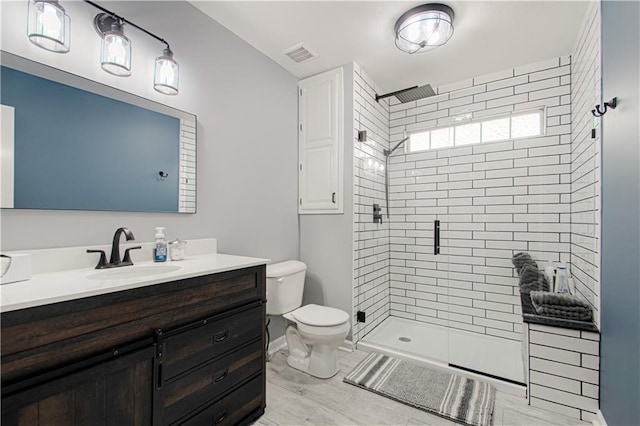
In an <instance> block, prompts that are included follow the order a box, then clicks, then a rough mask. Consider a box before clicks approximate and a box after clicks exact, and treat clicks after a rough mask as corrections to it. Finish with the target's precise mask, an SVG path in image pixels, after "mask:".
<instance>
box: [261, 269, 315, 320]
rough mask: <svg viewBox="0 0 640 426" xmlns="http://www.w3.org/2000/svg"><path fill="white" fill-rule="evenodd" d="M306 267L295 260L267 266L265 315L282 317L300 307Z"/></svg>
mask: <svg viewBox="0 0 640 426" xmlns="http://www.w3.org/2000/svg"><path fill="white" fill-rule="evenodd" d="M306 270H307V265H305V264H304V263H302V262H299V261H297V260H287V261H286V262H280V263H274V264H271V265H267V315H282V314H286V313H287V312H291V311H293V310H294V309H297V308H299V307H300V306H302V291H303V290H304V274H305V272H306Z"/></svg>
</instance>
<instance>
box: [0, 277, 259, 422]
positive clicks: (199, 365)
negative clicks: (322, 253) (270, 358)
mask: <svg viewBox="0 0 640 426" xmlns="http://www.w3.org/2000/svg"><path fill="white" fill-rule="evenodd" d="M1 325H2V336H1V337H2V340H1V352H2V358H1V364H2V365H1V367H2V370H1V377H2V425H3V426H5V425H118V426H121V425H152V424H153V425H177V424H188V425H199V424H207V425H211V424H219V425H231V424H248V423H250V422H252V421H253V420H255V419H257V418H258V417H259V416H260V415H262V413H264V408H265V371H264V367H265V360H266V356H265V343H266V342H265V266H264V265H261V266H255V267H250V268H245V269H240V270H234V271H229V272H223V273H219V274H213V275H206V276H201V277H195V278H188V279H184V280H179V281H173V282H167V283H162V284H156V285H153V286H148V287H143V288H138V289H132V290H126V291H121V292H117V293H109V294H105V295H100V296H94V297H89V298H85V299H78V300H73V301H67V302H61V303H56V304H52V305H45V306H39V307H35V308H29V309H22V310H18V311H11V312H5V313H2V316H1Z"/></svg>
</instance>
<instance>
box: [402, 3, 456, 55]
mask: <svg viewBox="0 0 640 426" xmlns="http://www.w3.org/2000/svg"><path fill="white" fill-rule="evenodd" d="M453 17H454V13H453V10H452V9H451V8H450V7H449V6H447V5H444V4H440V3H429V4H423V5H421V6H417V7H414V8H413V9H411V10H409V11H407V12H405V13H404V14H403V15H402V16H401V17H400V18H399V19H398V20H397V21H396V25H395V33H396V47H397V48H398V49H400V50H402V51H404V52H407V53H410V54H414V53H422V52H426V51H429V50H433V49H435V48H436V47H439V46H442V45H443V44H445V43H446V42H447V41H448V40H449V39H450V38H451V36H452V35H453Z"/></svg>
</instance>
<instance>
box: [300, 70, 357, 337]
mask: <svg viewBox="0 0 640 426" xmlns="http://www.w3.org/2000/svg"><path fill="white" fill-rule="evenodd" d="M343 69H344V154H343V155H344V186H343V188H342V191H343V196H344V201H343V206H344V214H323V215H301V216H300V260H302V261H303V262H305V263H306V264H307V276H306V281H305V287H304V296H303V303H304V304H308V303H316V304H321V305H325V306H330V307H333V308H338V309H342V310H343V311H345V312H347V313H349V316H350V318H352V321H351V322H352V324H353V313H352V310H353V307H352V292H353V238H354V235H353V140H354V135H353V63H350V64H347V65H345V66H343ZM350 338H351V333H349V336H347V339H350Z"/></svg>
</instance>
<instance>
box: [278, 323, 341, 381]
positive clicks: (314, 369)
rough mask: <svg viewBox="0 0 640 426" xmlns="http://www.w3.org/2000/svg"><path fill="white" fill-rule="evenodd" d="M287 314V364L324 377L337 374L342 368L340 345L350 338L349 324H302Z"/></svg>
mask: <svg viewBox="0 0 640 426" xmlns="http://www.w3.org/2000/svg"><path fill="white" fill-rule="evenodd" d="M283 317H284V319H285V338H286V339H287V348H288V349H289V356H288V357H287V364H288V365H289V366H290V367H292V368H295V369H296V370H300V371H303V372H305V373H307V374H310V375H312V376H314V377H318V378H320V379H328V378H330V377H333V376H335V375H336V374H337V373H338V371H340V366H339V365H338V346H340V343H342V342H343V341H344V339H345V337H347V333H348V332H349V329H350V325H349V323H348V322H347V323H344V324H341V325H339V326H336V327H331V328H328V327H327V328H324V327H319V328H318V327H309V326H305V325H304V324H298V323H296V322H295V321H293V320H292V317H291V316H289V315H288V314H285V315H284V316H283ZM322 333H324V334H322Z"/></svg>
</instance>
